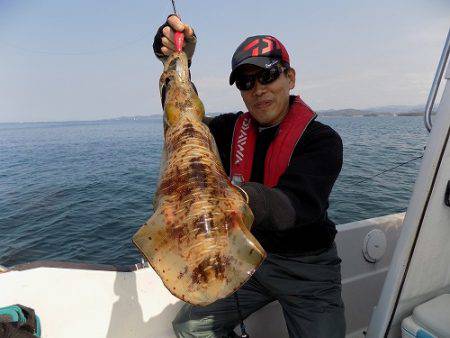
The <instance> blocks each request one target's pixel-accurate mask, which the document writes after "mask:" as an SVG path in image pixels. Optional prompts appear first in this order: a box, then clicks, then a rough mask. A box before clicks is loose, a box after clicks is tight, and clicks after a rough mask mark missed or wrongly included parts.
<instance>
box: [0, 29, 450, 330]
mask: <svg viewBox="0 0 450 338" xmlns="http://www.w3.org/2000/svg"><path fill="white" fill-rule="evenodd" d="M449 51H450V31H449V33H448V35H447V39H446V43H445V46H444V50H443V52H442V55H441V59H440V62H439V65H438V69H437V71H436V76H435V79H434V82H433V86H432V88H431V91H430V95H429V98H428V102H427V106H426V114H425V122H426V127H427V129H429V130H430V136H429V139H428V142H427V146H426V150H425V153H424V157H423V160H422V163H421V167H420V170H419V174H418V176H417V179H416V182H415V185H414V190H413V194H412V197H411V199H410V202H409V205H408V208H407V211H406V213H397V214H391V215H386V216H382V217H376V218H371V219H366V220H361V221H357V222H352V223H347V224H341V225H338V227H337V229H338V233H337V236H336V245H337V248H338V252H339V255H340V257H341V258H342V295H343V299H344V304H345V312H346V320H347V333H346V337H347V338H356V337H364V336H366V337H368V338H378V337H420V334H422V336H421V337H450V326H449V325H450V295H449V294H450V265H449V263H448V262H449V261H450V244H449V243H450V140H449V139H450V81H449V80H450V67H447V65H448V57H449ZM446 67H447V72H446V74H445V88H444V91H443V94H442V98H441V100H440V103H439V106H438V109H437V113H436V115H435V119H434V123H433V125H432V124H431V111H432V110H433V104H434V101H435V98H436V94H437V92H438V87H439V84H440V82H441V78H442V75H443V74H444V71H445V68H446ZM0 290H1V292H0V307H2V306H7V305H11V304H17V303H19V304H23V305H26V306H28V307H32V308H33V309H34V310H35V311H36V313H37V314H38V315H39V317H40V319H41V325H42V332H43V336H44V337H47V338H72V337H73V338H75V337H80V336H83V337H107V338H119V337H120V338H123V337H128V338H143V337H158V338H173V337H174V333H173V331H172V324H171V322H172V319H173V318H174V317H175V314H176V313H177V311H178V309H179V308H180V307H181V305H182V302H181V301H180V300H179V299H177V298H175V297H174V296H173V295H172V294H171V293H170V292H169V291H168V290H167V289H166V288H165V287H164V285H163V283H162V282H161V280H160V278H159V277H158V276H157V274H156V273H155V272H154V271H153V269H152V268H151V267H149V266H148V264H147V263H145V262H144V261H142V262H137V263H136V264H135V265H132V266H109V265H94V264H82V263H69V262H54V261H39V262H30V263H26V264H20V265H17V266H13V267H8V268H5V267H3V268H0ZM245 325H246V328H247V331H248V332H249V334H250V335H251V336H252V337H258V338H268V337H280V338H283V337H288V332H287V329H286V326H285V323H284V319H283V316H282V312H281V308H280V305H279V304H278V303H276V302H273V303H271V304H269V305H267V306H265V307H264V308H262V309H261V310H259V311H258V312H256V313H254V314H253V315H251V316H250V317H249V318H247V319H246V320H245ZM236 332H239V329H238V328H237V329H236ZM426 334H428V335H426Z"/></svg>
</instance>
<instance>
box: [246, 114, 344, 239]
mask: <svg viewBox="0 0 450 338" xmlns="http://www.w3.org/2000/svg"><path fill="white" fill-rule="evenodd" d="M342 148H343V147H342V141H341V138H340V137H339V135H338V134H337V133H336V132H335V131H334V130H333V129H331V128H330V127H328V126H325V125H323V124H321V123H318V122H316V123H314V127H313V128H311V130H309V131H308V132H307V133H305V135H304V136H303V137H302V138H301V140H300V141H299V142H298V144H297V146H296V148H295V150H294V153H293V156H292V158H291V161H290V163H289V166H288V168H287V169H286V171H285V172H284V174H283V175H282V176H281V177H280V180H279V182H278V184H277V186H276V187H274V188H272V189H271V188H268V187H265V186H263V185H262V184H260V183H254V182H249V183H246V184H245V185H244V186H243V188H244V190H245V191H246V192H247V193H248V194H249V197H250V207H251V209H252V211H253V213H254V215H255V223H254V226H259V227H261V228H264V229H266V230H274V231H283V230H288V229H291V228H293V227H302V226H307V225H309V224H313V223H316V222H320V221H321V220H324V219H325V217H326V215H327V209H328V198H329V195H330V193H331V190H332V188H333V185H334V183H335V181H336V179H337V177H338V175H339V172H340V170H341V168H342Z"/></svg>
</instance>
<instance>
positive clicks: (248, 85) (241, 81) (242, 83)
mask: <svg viewBox="0 0 450 338" xmlns="http://www.w3.org/2000/svg"><path fill="white" fill-rule="evenodd" d="M254 85H255V76H248V75H247V76H239V77H237V78H236V87H237V88H238V89H239V90H250V89H252V88H253V86H254Z"/></svg>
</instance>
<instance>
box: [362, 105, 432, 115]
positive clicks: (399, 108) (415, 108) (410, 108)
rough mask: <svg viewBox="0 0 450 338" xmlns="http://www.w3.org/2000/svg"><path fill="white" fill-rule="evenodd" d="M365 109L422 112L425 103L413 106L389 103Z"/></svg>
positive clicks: (388, 111) (387, 111) (382, 111)
mask: <svg viewBox="0 0 450 338" xmlns="http://www.w3.org/2000/svg"><path fill="white" fill-rule="evenodd" d="M366 110H368V111H372V112H377V113H410V112H413V111H414V112H419V111H421V112H424V111H425V105H423V104H418V105H415V106H406V105H389V106H381V107H373V108H367V109H366Z"/></svg>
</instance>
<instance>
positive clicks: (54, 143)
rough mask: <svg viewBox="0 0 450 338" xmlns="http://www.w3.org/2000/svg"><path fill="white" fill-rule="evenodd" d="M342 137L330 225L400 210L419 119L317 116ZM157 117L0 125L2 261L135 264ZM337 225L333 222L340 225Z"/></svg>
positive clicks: (413, 167) (156, 149)
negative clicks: (341, 163)
mask: <svg viewBox="0 0 450 338" xmlns="http://www.w3.org/2000/svg"><path fill="white" fill-rule="evenodd" d="M319 120H320V121H321V122H323V123H326V124H329V125H330V126H332V127H333V128H334V129H335V130H336V131H338V132H339V134H340V135H341V137H342V139H343V142H344V166H343V169H342V172H341V175H340V177H339V178H338V181H337V182H336V185H335V187H334V190H333V192H332V195H331V198H330V209H329V215H330V217H331V219H333V220H334V221H335V222H336V223H337V224H342V223H346V222H351V221H357V220H362V219H365V218H371V217H376V216H382V215H386V214H390V213H396V212H402V211H405V210H406V208H407V206H408V201H409V198H410V195H411V193H412V189H413V185H414V181H415V177H416V175H417V173H418V170H419V166H420V161H421V160H417V161H413V162H410V163H408V164H406V165H404V166H401V167H399V168H397V169H396V170H395V171H388V172H387V173H385V174H383V175H380V176H377V177H375V178H373V179H369V180H366V181H363V182H361V181H362V180H364V179H365V178H367V177H371V176H373V175H376V174H377V173H379V172H381V171H383V170H386V169H388V168H390V167H394V166H396V165H397V164H400V163H402V162H406V161H408V160H410V159H411V158H413V157H417V156H420V155H421V154H422V153H423V149H424V146H425V144H426V140H427V135H428V134H427V132H426V131H425V127H424V126H423V122H422V121H423V120H422V117H341V118H338V117H334V118H324V117H322V118H319ZM162 139H163V138H162V122H161V120H159V119H155V120H143V121H107V122H106V121H105V122H103V121H102V122H64V123H22V124H0V264H1V265H5V266H12V265H15V264H20V263H25V262H30V261H35V260H64V261H72V262H90V263H102V264H134V263H136V262H138V261H140V255H139V253H138V251H137V250H136V249H135V248H134V246H133V244H132V243H131V237H132V236H133V234H134V233H135V232H136V231H137V229H138V228H139V227H140V225H142V224H143V223H144V222H145V221H146V220H147V219H148V218H149V217H150V215H151V214H152V212H153V209H152V203H151V202H152V197H153V194H154V191H155V187H156V181H157V179H158V175H159V163H160V155H161V149H162ZM338 226H339V225H338Z"/></svg>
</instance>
